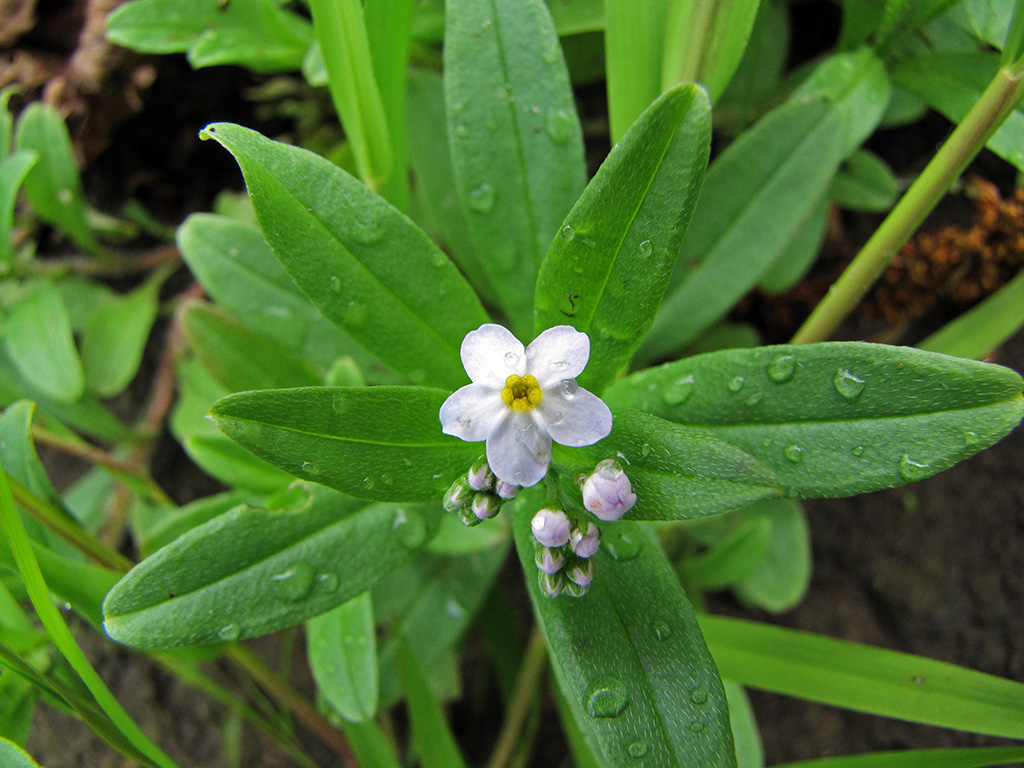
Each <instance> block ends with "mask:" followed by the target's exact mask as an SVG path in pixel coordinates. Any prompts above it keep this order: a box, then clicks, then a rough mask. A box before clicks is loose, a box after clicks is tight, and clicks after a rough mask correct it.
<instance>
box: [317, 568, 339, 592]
mask: <svg viewBox="0 0 1024 768" xmlns="http://www.w3.org/2000/svg"><path fill="white" fill-rule="evenodd" d="M316 580H317V581H318V582H320V587H321V589H323V590H324V591H325V592H336V591H337V589H338V577H337V576H335V575H334V574H333V573H321V574H320V575H319V576H318V577H317V579H316Z"/></svg>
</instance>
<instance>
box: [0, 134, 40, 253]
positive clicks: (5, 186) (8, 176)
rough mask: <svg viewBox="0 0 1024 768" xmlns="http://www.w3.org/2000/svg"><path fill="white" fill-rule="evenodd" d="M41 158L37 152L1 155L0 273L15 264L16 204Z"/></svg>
mask: <svg viewBox="0 0 1024 768" xmlns="http://www.w3.org/2000/svg"><path fill="white" fill-rule="evenodd" d="M38 158H39V155H37V154H36V153H35V152H33V151H30V150H25V151H22V152H15V153H14V154H13V155H11V156H10V157H3V156H2V155H0V271H6V270H9V269H10V268H11V266H12V265H13V263H14V249H13V247H12V245H11V228H12V227H13V226H14V203H15V201H16V200H17V199H18V190H19V189H21V183H22V182H23V181H24V180H25V176H26V175H27V174H28V172H29V171H30V170H31V169H32V166H33V165H35V163H36V160H37V159H38Z"/></svg>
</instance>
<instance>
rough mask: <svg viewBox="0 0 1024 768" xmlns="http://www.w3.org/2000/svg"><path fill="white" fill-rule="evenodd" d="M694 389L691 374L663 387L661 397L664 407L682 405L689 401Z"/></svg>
mask: <svg viewBox="0 0 1024 768" xmlns="http://www.w3.org/2000/svg"><path fill="white" fill-rule="evenodd" d="M696 388H697V383H696V382H695V381H694V380H693V374H692V373H691V374H690V375H689V376H684V377H683V378H681V379H677V380H676V381H674V382H672V383H671V384H669V385H668V386H667V387H665V389H663V390H662V392H661V397H662V399H663V400H664V401H665V403H666V405H682V404H683V403H685V402H686V401H687V400H689V399H690V396H691V395H692V394H693V391H694V390H695V389H696Z"/></svg>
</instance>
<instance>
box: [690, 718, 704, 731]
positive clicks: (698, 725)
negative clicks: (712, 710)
mask: <svg viewBox="0 0 1024 768" xmlns="http://www.w3.org/2000/svg"><path fill="white" fill-rule="evenodd" d="M690 730H691V731H693V732H694V733H700V732H701V731H703V730H704V723H702V722H701V721H700V720H694V721H693V722H692V723H690Z"/></svg>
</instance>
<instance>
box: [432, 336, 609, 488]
mask: <svg viewBox="0 0 1024 768" xmlns="http://www.w3.org/2000/svg"><path fill="white" fill-rule="evenodd" d="M589 358H590V339H589V338H588V337H587V334H585V333H580V332H579V331H577V330H576V329H575V328H573V327H572V326H569V325H557V326H555V327H554V328H548V329H547V330H546V331H544V332H543V333H541V334H540V336H538V337H537V338H536V339H534V340H533V342H532V343H531V344H530V346H529V347H526V348H525V349H524V348H523V345H522V343H520V341H519V340H518V339H517V338H516V337H515V336H513V335H512V333H511V331H509V330H507V329H505V328H503V327H502V326H500V325H495V324H494V323H486V324H484V325H481V326H480V327H479V328H478V329H476V330H475V331H470V332H469V333H468V334H466V338H465V339H463V341H462V364H463V365H464V366H465V368H466V373H468V374H469V378H470V380H471V381H472V382H473V383H472V384H467V385H466V386H464V387H462V388H461V389H459V390H457V391H456V392H455V393H454V394H452V395H451V397H449V398H448V399H447V400H445V401H444V405H442V406H441V412H440V419H441V428H442V430H443V431H444V432H445V434H449V435H454V436H455V437H458V438H461V439H462V440H466V441H468V442H479V441H480V440H486V441H487V463H488V464H489V465H490V468H491V471H492V472H493V473H494V474H495V476H497V478H498V479H499V480H503V481H505V482H506V483H513V484H515V485H522V486H531V485H536V484H537V483H538V482H540V480H541V478H543V477H544V475H545V474H547V471H548V463H549V462H550V461H551V441H552V440H554V441H555V442H556V443H559V444H561V445H568V446H574V447H578V446H582V445H591V444H593V443H596V442H597V441H598V440H601V439H602V438H604V437H606V436H607V435H608V433H609V432H611V429H612V414H611V411H610V410H608V406H607V405H605V404H604V402H603V401H602V400H601V398H599V397H598V396H597V395H594V394H593V393H591V392H588V391H587V390H585V389H581V388H580V386H579V385H578V384H577V383H576V377H577V376H579V375H580V373H582V372H583V369H584V367H585V366H586V364H587V360H588V359H589Z"/></svg>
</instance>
